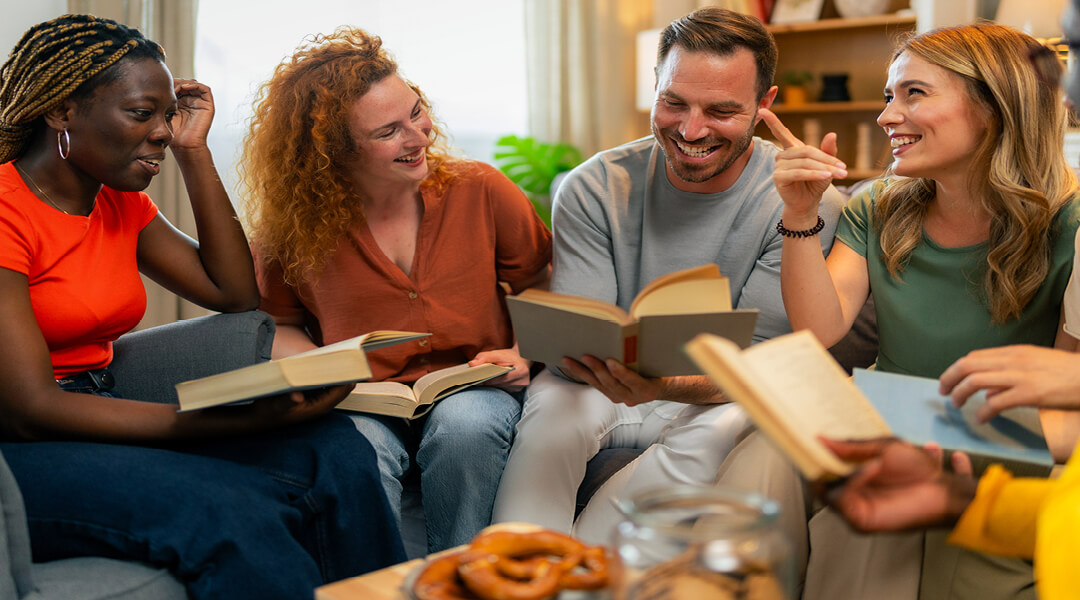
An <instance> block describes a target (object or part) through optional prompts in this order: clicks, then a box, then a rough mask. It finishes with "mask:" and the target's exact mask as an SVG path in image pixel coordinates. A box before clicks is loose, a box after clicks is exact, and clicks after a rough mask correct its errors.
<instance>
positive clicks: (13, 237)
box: [0, 162, 157, 378]
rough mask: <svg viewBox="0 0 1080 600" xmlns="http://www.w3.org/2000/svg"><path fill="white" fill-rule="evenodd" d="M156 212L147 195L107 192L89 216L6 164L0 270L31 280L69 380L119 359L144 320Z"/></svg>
mask: <svg viewBox="0 0 1080 600" xmlns="http://www.w3.org/2000/svg"><path fill="white" fill-rule="evenodd" d="M155 215H157V207H156V206H154V203H153V202H151V200H150V197H149V196H147V195H146V194H143V193H134V192H118V191H116V190H113V189H110V188H102V189H101V192H100V193H99V194H98V196H97V200H96V203H95V204H94V210H93V211H91V213H90V215H89V216H86V217H83V216H79V215H69V214H65V213H63V212H60V211H59V210H57V209H55V208H53V207H52V206H49V205H48V204H46V203H44V202H42V201H41V200H39V199H38V198H37V197H36V196H34V194H33V193H32V192H31V191H30V189H29V188H28V187H27V186H26V184H25V183H24V182H23V180H22V178H21V177H20V176H19V174H18V172H17V171H16V170H15V166H14V164H13V163H10V162H8V163H4V164H2V165H0V267H2V268H5V269H10V270H12V271H15V272H17V273H22V274H23V275H26V278H27V280H28V281H29V284H30V304H31V305H32V306H33V309H34V317H35V318H36V319H37V324H38V327H40V328H41V333H42V335H44V337H45V342H46V344H48V346H49V355H50V358H51V359H52V365H53V372H54V373H55V376H56V377H58V378H59V377H63V376H66V375H70V374H72V373H77V372H79V371H85V370H87V369H98V368H102V367H105V366H107V365H108V364H109V363H110V362H111V361H112V342H113V340H115V339H116V338H117V337H119V336H120V335H121V334H123V333H125V332H127V331H129V330H130V329H131V328H133V327H135V326H136V325H138V323H139V319H141V318H142V315H143V312H144V311H145V310H146V291H145V290H144V288H143V284H142V280H141V279H140V278H139V269H138V265H137V263H136V255H135V251H136V245H137V244H138V241H139V232H140V231H141V230H142V228H143V227H145V226H146V225H147V224H148V223H149V222H150V221H151V220H153V218H154V216H155Z"/></svg>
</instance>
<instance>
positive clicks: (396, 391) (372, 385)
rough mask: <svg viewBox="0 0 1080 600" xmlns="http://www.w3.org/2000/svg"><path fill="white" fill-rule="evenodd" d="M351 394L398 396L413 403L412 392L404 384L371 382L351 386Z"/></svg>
mask: <svg viewBox="0 0 1080 600" xmlns="http://www.w3.org/2000/svg"><path fill="white" fill-rule="evenodd" d="M351 393H352V394H371V395H379V396H398V397H401V398H408V399H409V400H412V401H415V398H414V397H413V390H412V388H410V387H409V386H408V385H406V384H404V383H398V382H396V381H372V382H367V383H358V384H356V385H355V386H353V391H352V392H351Z"/></svg>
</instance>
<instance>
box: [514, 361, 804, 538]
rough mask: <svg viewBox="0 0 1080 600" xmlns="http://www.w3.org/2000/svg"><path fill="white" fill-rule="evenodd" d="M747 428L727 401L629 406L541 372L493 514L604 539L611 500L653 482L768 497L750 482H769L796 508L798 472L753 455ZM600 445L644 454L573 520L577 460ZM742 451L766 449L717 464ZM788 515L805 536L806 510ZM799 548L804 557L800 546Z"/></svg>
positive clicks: (581, 470) (611, 520)
mask: <svg viewBox="0 0 1080 600" xmlns="http://www.w3.org/2000/svg"><path fill="white" fill-rule="evenodd" d="M754 431H755V430H754V428H753V426H752V425H751V423H750V421H749V419H748V418H747V416H746V414H745V413H744V412H743V410H742V409H741V408H739V407H738V406H736V405H733V404H723V405H708V406H694V405H687V404H682V403H678V402H671V401H663V400H657V401H654V402H649V403H647V404H643V405H639V406H635V407H629V406H625V405H622V404H616V403H614V402H612V401H611V400H609V399H608V398H607V397H606V396H604V395H603V394H602V393H601V392H599V391H597V390H596V389H594V388H592V387H590V386H587V385H581V384H576V383H573V382H570V381H567V380H564V379H562V378H560V377H557V376H555V375H552V374H551V373H549V372H546V371H545V372H543V373H541V374H540V376H538V377H537V378H536V379H535V380H534V381H533V383H532V385H530V386H529V393H528V396H527V398H526V400H525V407H524V409H523V410H522V415H521V421H519V422H518V430H517V436H516V437H515V439H514V444H513V446H512V447H511V450H510V458H509V460H508V461H507V463H506V470H505V471H504V472H503V476H502V481H501V482H500V484H499V492H498V494H497V496H496V498H495V510H494V513H493V518H494V520H495V521H496V522H505V521H526V522H530V523H536V524H539V525H541V526H543V527H547V528H550V529H555V530H558V531H563V532H571V533H573V534H574V535H575V536H577V537H579V538H581V539H583V540H585V541H586V542H589V543H594V544H598V543H608V542H610V540H611V535H612V532H613V530H614V527H615V525H616V524H617V523H618V522H619V521H620V520H621V515H620V514H619V513H618V511H617V510H616V509H615V507H614V506H613V504H612V502H611V500H612V499H613V498H631V497H633V496H634V495H635V494H637V493H639V492H641V491H643V490H647V489H651V488H655V487H662V486H667V485H673V484H680V483H684V484H694V485H713V484H715V483H717V481H718V480H719V481H720V482H721V483H724V484H730V485H732V486H733V487H738V488H741V489H746V490H750V491H756V492H760V493H762V494H764V495H766V496H768V497H773V498H775V496H774V495H773V494H772V492H773V491H775V490H772V489H761V487H759V486H761V485H763V484H772V483H776V484H778V485H776V486H775V487H777V488H780V487H783V488H785V489H786V490H788V492H787V493H789V494H792V493H793V494H796V495H797V496H798V503H799V504H801V502H802V492H801V490H802V485H801V481H800V479H799V477H798V475H797V474H796V473H795V471H794V470H793V469H792V467H791V466H790V465H789V464H788V463H787V461H784V460H783V459H782V458H780V457H779V455H778V454H776V453H775V452H773V453H772V454H771V455H770V454H769V451H768V450H766V451H764V452H762V451H761V448H760V446H761V443H760V442H757V441H754V440H756V439H757V438H758V437H759V436H758V435H756V434H755V435H751V434H752V433H754ZM743 442H746V444H743ZM737 446H739V447H740V450H739V451H736V447H737ZM603 448H640V449H644V450H645V451H644V452H643V453H642V454H641V455H640V456H639V457H638V458H637V459H635V460H634V461H633V462H632V463H630V464H629V465H627V466H626V467H624V468H623V469H622V470H620V471H619V472H618V473H616V474H615V475H613V476H612V477H611V478H610V479H608V481H607V482H605V483H604V484H603V485H602V486H601V487H600V489H599V490H598V491H597V492H596V494H594V495H593V497H592V498H591V499H590V501H589V504H588V505H587V506H586V507H585V510H584V511H582V513H581V515H580V516H579V517H578V519H577V522H576V523H575V522H574V509H575V504H576V502H575V501H576V495H577V489H578V486H579V485H580V484H581V482H582V480H583V479H584V477H585V465H586V463H587V462H588V461H589V460H590V459H591V458H592V457H593V456H595V455H596V453H597V452H599V451H600V450H601V449H603ZM744 449H745V450H746V451H747V452H749V453H750V454H753V455H755V456H758V455H761V454H764V455H766V456H765V458H763V459H761V460H763V461H764V462H758V458H755V459H754V462H753V463H750V462H746V461H743V460H737V461H733V462H732V463H730V464H729V463H725V459H726V458H728V456H729V454H730V455H732V458H733V459H734V458H735V457H736V456H738V455H740V454H741V451H742V450H744ZM733 451H734V452H733ZM770 457H771V458H773V459H774V460H771V461H770V460H769V459H770ZM759 458H760V457H759ZM777 472H779V473H780V475H776V473H777ZM773 475H776V476H773ZM796 490H797V491H796ZM795 519H796V520H799V519H801V520H802V530H803V531H804V532H805V523H806V521H805V519H806V514H805V511H802V512H800V513H799V514H798V515H797V516H796V517H795ZM803 537H804V538H805V533H803ZM802 554H803V556H804V557H805V542H804V543H803V550H802Z"/></svg>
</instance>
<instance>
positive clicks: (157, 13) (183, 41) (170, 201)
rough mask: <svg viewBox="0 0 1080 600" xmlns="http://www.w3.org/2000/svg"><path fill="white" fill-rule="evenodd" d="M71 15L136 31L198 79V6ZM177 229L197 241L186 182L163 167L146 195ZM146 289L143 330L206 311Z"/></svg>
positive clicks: (115, 1)
mask: <svg viewBox="0 0 1080 600" xmlns="http://www.w3.org/2000/svg"><path fill="white" fill-rule="evenodd" d="M68 10H69V11H71V12H73V13H89V14H94V15H98V16H101V17H106V18H109V19H113V20H115V21H119V22H121V23H124V24H125V25H129V26H131V27H137V28H138V29H139V30H140V31H142V32H143V34H144V35H146V36H147V37H148V38H150V39H152V40H154V41H155V42H158V43H159V44H161V45H162V46H163V47H164V48H165V52H166V53H167V60H166V62H167V63H168V65H169V69H170V70H171V71H172V73H173V75H174V76H176V77H192V76H193V75H194V73H195V19H196V14H197V11H198V0H68ZM146 192H147V193H148V194H150V197H151V198H153V199H154V202H155V203H156V204H157V205H158V208H160V209H161V213H162V214H163V215H164V216H165V217H166V218H167V219H169V221H170V222H172V224H173V225H175V226H176V227H178V228H179V229H181V230H182V231H184V232H185V233H187V234H188V235H191V236H193V237H194V235H195V220H194V218H193V217H192V214H191V205H190V203H189V202H188V198H187V192H186V191H185V189H184V181H183V179H182V178H181V177H180V169H179V168H177V166H176V163H175V162H174V161H171V160H170V161H165V162H164V163H162V168H161V173H159V174H158V175H157V177H154V181H153V183H151V184H150V187H149V189H147V190H146ZM143 281H144V283H145V284H146V315H145V316H144V317H143V320H142V322H141V323H140V324H139V327H140V328H144V327H151V326H154V325H160V324H163V323H171V322H172V321H175V320H177V319H186V318H189V317H194V316H198V315H202V314H206V313H207V311H206V310H204V309H202V308H200V307H198V306H195V305H194V304H191V303H190V302H187V301H184V300H181V299H180V298H178V297H177V296H176V295H174V294H173V293H171V292H169V291H167V290H165V289H163V288H161V287H160V286H158V285H157V284H156V283H154V282H152V281H150V280H148V279H145V278H144V279H143Z"/></svg>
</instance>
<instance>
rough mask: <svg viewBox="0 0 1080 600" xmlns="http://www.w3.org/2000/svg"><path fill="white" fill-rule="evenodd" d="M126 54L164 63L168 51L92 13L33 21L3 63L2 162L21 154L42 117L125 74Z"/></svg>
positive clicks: (0, 107)
mask: <svg viewBox="0 0 1080 600" xmlns="http://www.w3.org/2000/svg"><path fill="white" fill-rule="evenodd" d="M124 58H154V59H155V60H159V61H163V60H164V58H165V51H164V50H162V48H161V46H159V45H158V44H157V43H155V42H152V41H150V40H148V39H146V38H145V37H144V36H143V34H142V33H140V32H139V31H138V30H137V29H132V28H131V27H127V26H125V25H121V24H120V23H117V22H116V21H112V20H109V19H102V18H100V17H95V16H93V15H64V16H62V17H58V18H56V19H52V20H51V21H45V22H44V23H39V24H37V25H34V26H33V27H31V28H30V29H29V30H27V32H26V33H24V34H23V36H22V39H20V40H19V43H18V44H16V45H15V49H14V50H12V51H11V55H10V56H9V57H8V60H7V62H5V63H4V66H3V67H0V163H5V162H8V161H10V160H14V159H16V158H19V157H20V156H21V155H22V153H23V152H24V151H25V149H26V145H27V144H28V143H29V141H30V138H31V136H32V135H33V133H34V132H35V131H36V130H37V129H38V128H39V127H42V126H43V123H44V121H43V119H42V116H43V115H44V114H45V113H47V112H48V111H50V110H52V109H53V108H55V107H57V106H59V105H60V103H62V102H63V101H64V100H66V99H68V98H85V97H89V96H90V94H91V93H92V92H93V91H94V90H95V89H97V88H98V87H100V86H101V85H103V84H106V83H110V82H112V81H113V80H115V79H116V78H117V77H118V76H119V75H120V72H119V70H117V69H110V67H112V66H114V65H116V64H117V63H118V62H120V60H121V59H124Z"/></svg>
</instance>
